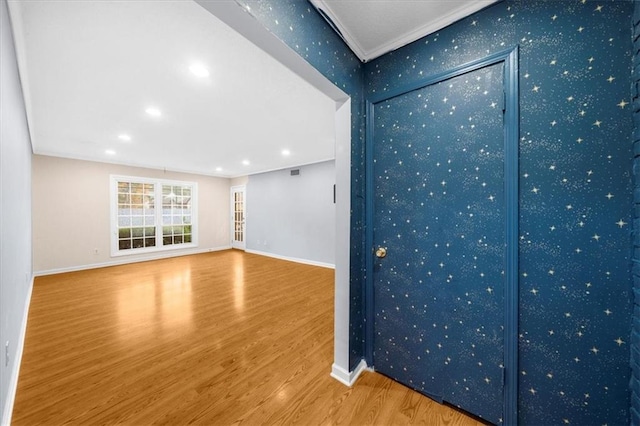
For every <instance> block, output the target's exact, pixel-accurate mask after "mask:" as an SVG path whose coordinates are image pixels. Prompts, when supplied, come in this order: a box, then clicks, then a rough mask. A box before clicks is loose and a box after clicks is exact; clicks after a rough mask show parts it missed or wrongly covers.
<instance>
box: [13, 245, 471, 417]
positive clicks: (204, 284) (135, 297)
mask: <svg viewBox="0 0 640 426" xmlns="http://www.w3.org/2000/svg"><path fill="white" fill-rule="evenodd" d="M332 362H333V270H330V269H325V268H319V267H313V266H307V265H301V264H296V263H290V262H285V261H281V260H276V259H271V258H265V257H261V256H256V255H251V254H245V253H243V252H240V251H235V250H234V251H225V252H216V253H208V254H201V255H195V256H185V257H178V258H173V259H168V260H161V261H153V262H145V263H138V264H132V265H125V266H117V267H111V268H104V269H96V270H89V271H82V272H75V273H68V274H60V275H55V276H46V277H39V278H37V279H36V281H35V284H34V289H33V296H32V301H31V308H30V312H29V322H28V327H27V336H26V343H25V348H24V354H23V359H22V366H21V369H20V377H19V383H18V391H17V395H16V401H15V405H14V411H13V424H14V425H41V424H43V425H44V424H46V425H58V424H82V425H86V424H129V425H143V424H169V425H180V424H186V423H196V424H206V425H227V424H247V425H254V424H255V425H257V424H302V425H325V424H336V425H337V424H345V425H365V424H378V425H392V424H427V425H478V424H481V423H478V422H476V421H475V420H474V419H471V418H469V417H466V416H465V415H464V414H462V413H460V412H458V411H455V410H453V409H451V408H448V407H446V406H441V405H439V404H437V403H435V402H433V401H431V400H430V399H428V398H426V397H424V396H421V395H420V394H418V393H416V392H413V391H411V390H409V389H407V388H405V387H403V386H401V385H399V384H397V383H395V382H393V381H391V380H389V379H387V378H386V377H384V376H382V375H379V374H376V373H370V372H367V373H364V374H363V375H362V376H361V377H360V379H359V380H358V382H357V383H356V385H355V386H354V387H353V388H348V387H346V386H344V385H342V384H341V383H339V382H337V381H336V380H334V379H332V378H331V377H330V376H329V373H330V371H331V364H332Z"/></svg>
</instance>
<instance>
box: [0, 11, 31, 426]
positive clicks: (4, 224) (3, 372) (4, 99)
mask: <svg viewBox="0 0 640 426" xmlns="http://www.w3.org/2000/svg"><path fill="white" fill-rule="evenodd" d="M0 31H1V33H0V344H1V346H0V413H1V415H2V418H1V419H0V420H1V421H2V424H3V425H4V424H9V420H10V418H11V409H12V408H13V400H14V397H15V391H16V386H17V382H18V370H19V367H20V366H19V361H20V357H21V354H22V342H23V341H24V330H25V326H26V318H27V311H28V303H29V299H30V295H31V287H32V274H31V270H32V268H31V262H32V259H31V141H30V137H29V129H28V125H27V118H26V112H25V105H24V100H23V97H22V89H21V85H20V78H19V76H18V66H17V59H16V53H15V49H14V41H13V36H12V33H11V24H10V20H9V12H8V9H7V3H6V0H0ZM7 342H8V343H9V349H8V354H9V360H8V363H7V362H6V358H5V344H6V343H7Z"/></svg>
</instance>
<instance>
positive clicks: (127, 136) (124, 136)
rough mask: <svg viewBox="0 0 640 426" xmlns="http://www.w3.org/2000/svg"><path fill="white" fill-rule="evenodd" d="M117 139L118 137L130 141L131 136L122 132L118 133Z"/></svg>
mask: <svg viewBox="0 0 640 426" xmlns="http://www.w3.org/2000/svg"><path fill="white" fill-rule="evenodd" d="M118 139H120V140H121V141H125V142H130V141H131V136H129V135H125V134H124V133H123V134H121V135H118Z"/></svg>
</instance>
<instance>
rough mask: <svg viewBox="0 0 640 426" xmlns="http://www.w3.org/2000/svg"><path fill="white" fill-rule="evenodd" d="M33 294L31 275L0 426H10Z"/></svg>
mask: <svg viewBox="0 0 640 426" xmlns="http://www.w3.org/2000/svg"><path fill="white" fill-rule="evenodd" d="M32 293H33V275H32V276H31V282H30V284H29V291H28V292H27V300H25V301H24V312H23V315H22V325H21V327H20V335H19V336H18V341H17V342H16V355H15V359H14V362H13V368H12V369H11V377H10V378H9V387H8V388H7V397H6V400H5V404H4V412H3V413H2V423H0V424H2V426H9V425H10V424H11V415H12V414H13V404H14V402H15V400H16V392H17V391H18V377H19V376H20V365H21V364H22V352H23V350H24V341H25V337H26V336H27V320H28V319H29V306H31V294H32Z"/></svg>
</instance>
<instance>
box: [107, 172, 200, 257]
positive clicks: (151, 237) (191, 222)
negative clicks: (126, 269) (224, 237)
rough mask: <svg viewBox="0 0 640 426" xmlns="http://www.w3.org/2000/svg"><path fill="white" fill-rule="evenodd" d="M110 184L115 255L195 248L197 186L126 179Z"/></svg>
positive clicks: (120, 177) (193, 183) (112, 178)
mask: <svg viewBox="0 0 640 426" xmlns="http://www.w3.org/2000/svg"><path fill="white" fill-rule="evenodd" d="M111 181H112V182H111V187H112V227H113V228H114V229H112V235H113V238H112V254H113V255H121V254H127V253H140V252H148V251H158V250H163V249H165V250H166V249H172V248H181V247H192V246H195V245H196V241H195V235H196V233H195V218H196V217H195V210H194V205H195V198H196V192H197V185H196V183H195V182H175V181H163V180H157V179H147V178H135V177H123V176H112V177H111ZM114 195H115V196H114Z"/></svg>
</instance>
